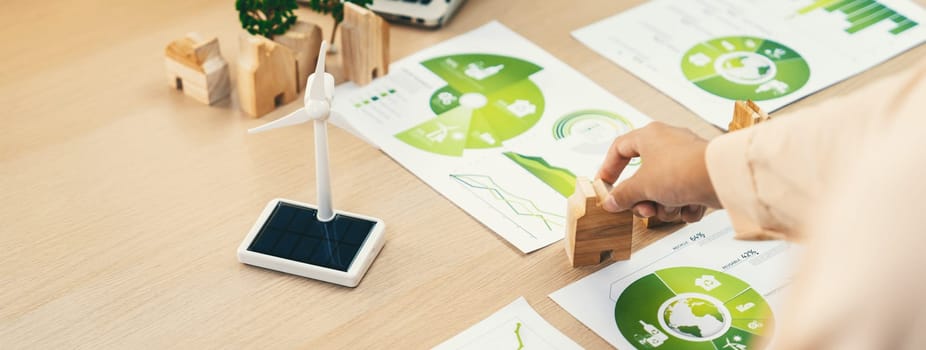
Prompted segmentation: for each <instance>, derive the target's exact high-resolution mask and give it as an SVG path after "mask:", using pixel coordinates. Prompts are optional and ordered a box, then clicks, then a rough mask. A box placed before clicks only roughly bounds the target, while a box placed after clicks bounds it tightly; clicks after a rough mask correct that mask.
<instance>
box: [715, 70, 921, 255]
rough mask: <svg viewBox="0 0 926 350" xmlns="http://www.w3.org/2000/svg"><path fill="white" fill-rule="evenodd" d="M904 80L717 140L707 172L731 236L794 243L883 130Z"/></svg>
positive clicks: (877, 85)
mask: <svg viewBox="0 0 926 350" xmlns="http://www.w3.org/2000/svg"><path fill="white" fill-rule="evenodd" d="M909 77H910V76H909V75H906V76H905V77H904V76H901V77H894V78H888V79H884V80H882V81H880V82H877V83H875V84H871V85H870V86H868V87H866V88H864V89H861V90H858V91H856V92H855V93H853V94H851V95H848V96H844V97H841V98H834V99H831V100H829V101H827V102H825V103H822V104H819V105H817V106H813V107H810V108H807V109H804V110H802V111H799V112H798V113H792V114H791V115H783V116H776V118H775V119H774V120H772V121H770V122H767V123H762V124H759V125H756V126H754V127H751V128H749V129H744V130H740V131H736V132H733V133H729V134H727V135H723V136H720V137H718V138H716V139H714V140H712V141H711V143H710V144H709V145H708V148H707V152H706V156H705V158H706V163H707V168H708V173H709V176H710V179H711V183H712V184H713V186H714V188H715V190H716V193H717V196H718V198H719V199H720V202H721V204H722V205H723V207H724V208H726V209H727V210H728V212H729V213H730V217H731V219H732V221H733V225H734V229H735V230H736V232H737V234H738V237H740V238H747V239H763V238H800V236H801V232H803V228H804V227H805V225H807V224H808V220H810V219H811V218H812V217H813V212H814V209H815V208H816V206H817V204H818V203H819V202H820V199H821V198H823V197H824V196H825V195H826V193H827V192H829V191H832V190H834V189H831V188H829V186H830V179H831V178H832V177H833V176H835V175H837V174H839V173H840V172H841V171H843V170H842V169H844V168H845V166H846V165H847V164H850V163H852V162H854V161H855V156H856V155H857V154H859V152H860V151H861V150H862V149H863V147H865V146H866V143H867V142H868V140H870V139H871V138H872V136H873V135H876V134H878V133H879V132H881V130H883V129H884V127H885V125H886V124H887V120H886V119H889V118H890V117H889V116H887V114H888V111H889V110H890V109H891V105H890V103H892V101H893V100H894V99H893V98H892V97H894V96H897V94H898V93H900V91H899V90H901V89H902V87H903V86H905V84H904V83H905V82H904V81H903V80H908V79H909Z"/></svg>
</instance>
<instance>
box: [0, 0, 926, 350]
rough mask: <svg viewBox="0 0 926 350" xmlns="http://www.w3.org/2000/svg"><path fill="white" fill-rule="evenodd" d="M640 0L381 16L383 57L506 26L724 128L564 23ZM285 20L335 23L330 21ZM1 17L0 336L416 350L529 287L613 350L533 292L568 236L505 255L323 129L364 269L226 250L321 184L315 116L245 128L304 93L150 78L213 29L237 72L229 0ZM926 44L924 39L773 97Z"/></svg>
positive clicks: (594, 344) (591, 340) (105, 0)
mask: <svg viewBox="0 0 926 350" xmlns="http://www.w3.org/2000/svg"><path fill="white" fill-rule="evenodd" d="M640 2H641V1H605V0H598V1H586V2H579V3H577V2H575V1H565V0H551V1H542V2H539V1H529V0H511V1H489V0H470V1H467V3H466V4H465V5H464V6H463V8H462V11H461V12H460V13H459V14H458V16H456V17H455V18H454V19H453V21H451V22H450V23H449V26H448V27H447V28H444V29H441V30H436V31H431V30H419V29H415V28H411V27H405V26H392V28H391V33H390V35H391V39H392V40H391V42H390V47H389V53H390V57H392V58H394V59H398V58H402V57H405V56H407V55H409V54H411V53H413V52H415V51H417V50H420V49H422V48H425V47H428V46H430V45H433V44H436V43H439V42H441V41H443V40H445V39H447V38H450V37H452V36H455V35H457V34H460V33H464V32H466V31H468V30H470V29H473V28H475V27H477V26H479V25H482V24H484V23H485V22H487V21H489V20H492V19H498V20H500V21H501V22H502V23H504V24H505V25H507V26H509V27H510V28H512V29H514V30H515V31H517V32H518V33H520V34H522V35H523V36H525V37H526V38H528V39H530V40H532V41H533V42H535V43H537V44H538V45H540V46H541V47H543V48H544V49H546V50H548V51H549V52H551V53H552V54H553V55H554V56H556V57H558V58H559V59H561V60H563V61H565V62H566V63H567V64H569V65H571V66H573V67H575V68H576V69H577V70H578V71H579V72H581V73H582V74H584V75H586V76H588V77H590V78H591V79H592V80H594V81H595V82H596V83H598V84H599V85H600V86H602V87H604V88H605V89H607V90H608V91H610V92H611V93H613V94H615V95H616V96H619V97H620V98H622V99H624V100H626V101H627V102H629V103H630V104H631V105H633V106H635V107H637V108H638V109H640V110H641V111H642V112H644V113H646V114H648V115H650V116H652V117H653V118H654V119H656V120H660V121H664V122H667V123H670V124H675V125H684V126H687V127H691V128H692V129H694V130H695V131H696V132H697V133H698V134H700V135H702V136H705V137H713V136H716V135H719V134H720V131H719V130H718V129H716V128H714V127H712V126H710V125H709V124H708V123H706V122H704V121H702V120H700V119H698V118H697V117H695V116H694V115H693V114H692V113H690V112H689V111H687V110H685V109H684V108H683V107H681V106H680V105H678V104H677V103H675V102H673V101H672V100H671V99H670V98H669V97H667V96H665V95H662V94H660V93H659V92H658V91H656V90H655V89H653V88H652V87H650V86H648V85H646V84H645V83H643V82H642V81H640V80H639V79H637V78H635V77H634V76H633V75H632V74H630V73H629V72H627V71H625V70H623V69H621V68H620V67H618V66H616V65H614V64H612V63H611V62H610V61H608V60H606V59H605V58H603V57H600V56H598V55H596V54H594V53H593V52H592V51H590V50H589V49H587V48H586V47H584V46H583V45H582V44H580V43H579V42H577V41H575V40H573V39H572V38H571V37H570V36H569V32H570V31H571V30H573V29H576V28H579V27H581V26H583V25H586V24H588V23H591V22H593V21H596V20H599V19H601V18H604V17H606V16H608V15H611V14H613V13H616V12H619V11H622V10H625V9H627V8H629V7H631V6H634V5H636V4H639V3H640ZM919 3H921V4H923V3H926V1H919ZM298 14H299V16H300V17H301V18H303V19H306V20H308V21H310V22H313V23H318V24H321V25H322V26H323V27H324V28H323V30H324V31H325V32H326V33H325V37H328V35H329V34H330V33H329V32H328V31H329V30H330V28H331V24H332V23H331V20H330V18H325V17H321V16H318V15H315V14H310V13H308V12H307V11H306V10H303V9H301V10H299V11H298ZM0 23H4V25H3V26H0V37H3V38H4V43H3V45H0V105H2V106H4V108H3V112H2V121H3V126H2V127H0V247H2V248H3V254H0V285H2V286H3V287H2V288H0V348H3V349H20V348H73V347H78V346H79V347H84V348H244V347H248V348H258V347H259V348H294V347H301V348H310V349H326V348H357V349H364V348H401V349H414V348H426V347H430V346H432V345H435V344H437V343H439V342H441V341H443V340H445V339H447V338H449V337H451V336H453V335H455V334H456V333H457V332H460V331H462V330H464V329H466V328H467V327H469V326H470V325H472V324H473V323H474V322H477V321H479V320H481V319H483V318H485V317H486V316H488V315H490V314H491V313H493V312H494V311H495V310H497V309H498V308H500V307H502V306H504V305H507V304H508V303H510V302H511V301H512V300H514V299H515V298H516V297H518V296H521V295H523V296H525V297H526V298H527V301H528V302H529V303H530V304H531V305H532V306H533V307H534V308H536V309H537V311H538V312H539V313H540V314H541V315H542V316H543V317H545V318H546V319H547V320H549V321H550V322H551V323H552V324H553V325H554V326H556V327H557V328H558V329H560V330H562V331H563V332H564V333H565V334H566V335H568V336H569V337H571V338H573V339H575V340H576V341H577V342H579V343H580V344H582V345H583V346H585V347H588V348H607V344H606V343H605V342H604V341H603V340H601V339H600V338H599V337H597V336H596V335H594V334H593V333H592V332H591V331H589V330H588V329H587V328H585V327H584V326H583V325H582V324H581V323H579V322H578V321H576V320H575V319H574V318H572V317H571V316H570V315H569V314H568V313H566V312H565V311H564V310H562V309H561V308H559V307H558V306H557V305H556V304H554V303H553V302H552V301H551V300H550V299H549V298H547V295H548V294H549V293H550V292H553V291H555V290H557V289H559V288H561V287H563V286H565V285H567V284H569V283H571V282H574V281H576V280H578V279H580V278H582V277H584V276H586V275H588V274H589V273H592V272H594V271H595V270H597V269H599V268H600V267H597V266H596V267H590V268H578V269H573V268H571V267H570V266H569V263H568V261H567V260H566V258H565V256H564V254H563V246H562V245H561V244H562V243H558V244H555V245H553V246H551V247H548V248H545V249H542V250H540V251H538V252H535V253H533V254H530V255H522V254H520V253H518V251H517V250H516V249H515V248H513V247H511V246H509V245H507V244H506V243H505V241H504V240H502V239H500V238H498V237H497V236H496V235H495V234H493V233H492V231H490V230H488V229H487V228H485V227H484V226H482V225H480V224H479V223H478V222H477V221H476V220H475V219H473V218H471V217H469V216H468V215H466V214H465V213H464V212H463V211H461V210H460V209H458V208H457V207H455V206H454V205H453V204H451V203H450V202H449V201H447V200H446V199H444V198H443V197H441V196H440V195H439V194H438V193H436V192H435V191H433V190H432V189H430V188H429V187H428V186H426V185H425V184H424V183H422V182H421V181H420V180H418V179H417V178H416V177H414V176H413V175H412V174H410V173H409V172H408V171H406V170H404V169H403V168H402V167H401V166H399V165H398V164H396V163H395V162H394V161H392V160H390V159H389V158H388V157H386V156H385V155H383V154H382V153H380V152H379V151H377V150H376V149H374V148H373V147H370V146H368V145H366V144H364V143H363V142H362V141H361V140H359V139H356V138H354V137H352V136H351V135H350V134H349V133H347V132H344V131H342V130H340V129H336V128H331V129H330V131H329V133H330V135H329V138H330V140H329V142H330V147H331V150H332V153H331V167H332V174H334V177H333V178H332V186H333V188H334V203H336V204H337V205H338V206H339V208H343V209H345V210H350V211H352V212H357V213H362V214H366V215H371V216H376V217H380V218H383V219H384V220H385V221H386V224H387V232H386V239H387V242H386V246H385V248H384V249H383V252H382V253H381V255H380V257H379V258H378V259H377V261H376V262H374V263H373V266H372V267H371V268H370V271H369V272H368V274H367V276H366V277H365V279H364V280H363V281H362V282H361V284H360V286H359V287H357V288H355V289H348V288H343V287H338V286H334V285H330V284H326V283H320V282H315V281H311V280H307V279H304V278H300V277H293V276H288V275H284V274H280V273H275V272H271V271H266V270H261V269H258V268H253V267H249V266H244V265H242V264H239V263H238V262H237V261H236V259H235V248H236V247H237V245H238V244H239V243H240V242H241V239H242V238H243V237H244V235H245V232H246V231H247V229H248V228H249V227H250V225H251V224H253V220H254V219H255V218H256V216H257V215H258V213H259V212H260V210H261V208H262V207H263V206H264V205H265V204H266V202H267V201H268V200H270V199H271V198H274V197H285V198H291V199H295V200H300V201H305V202H313V201H314V197H315V190H314V186H313V185H312V184H313V177H314V175H313V174H314V172H313V161H314V159H313V156H312V154H313V152H312V147H313V146H312V138H311V133H312V130H311V128H312V127H311V125H310V124H306V125H302V126H297V127H291V128H286V129H281V130H279V131H276V132H274V133H273V134H262V135H246V134H245V130H246V129H248V128H250V127H255V126H258V125H260V124H263V123H265V122H266V121H268V120H273V119H276V118H279V117H280V116H282V115H285V114H287V113H289V112H292V111H293V110H295V109H296V108H299V104H298V103H290V104H287V105H285V106H282V107H280V108H278V109H276V110H275V111H273V112H271V113H269V114H268V115H266V116H265V117H264V118H262V119H261V120H254V119H251V118H250V117H248V116H247V115H245V114H244V113H243V112H241V111H240V110H239V107H238V102H237V101H238V96H237V92H236V91H233V92H232V96H231V98H230V99H223V100H221V101H219V102H218V103H217V104H215V105H213V106H206V105H203V104H200V103H198V102H196V101H194V100H192V99H190V98H186V97H185V96H183V95H182V94H178V93H177V92H176V91H175V90H174V89H172V88H169V87H167V86H165V84H164V66H163V50H164V47H165V45H166V44H167V43H169V42H170V41H171V40H173V39H176V38H179V37H182V36H183V35H184V34H185V33H187V32H190V31H197V32H200V33H210V34H213V33H214V34H216V35H217V36H218V38H219V41H220V43H221V46H222V54H223V56H224V57H225V59H226V61H228V62H229V65H230V67H229V68H230V72H231V74H232V81H236V73H237V69H235V68H236V65H237V59H236V58H237V52H238V41H237V38H238V35H239V33H241V32H242V31H241V29H240V28H239V27H238V23H237V14H236V13H235V11H234V7H233V5H232V2H230V1H219V0H204V1H180V0H162V1H144V2H137V1H115V0H77V1H58V2H55V1H38V2H37V1H26V0H8V1H5V2H4V11H0ZM62 34H64V35H62ZM62 38H66V39H64V40H62ZM49 43H54V44H53V45H52V44H49ZM334 57H336V56H332V57H331V58H332V59H333V60H336V59H334ZM924 59H926V47H920V48H918V49H915V50H913V51H911V52H908V53H906V54H903V55H901V56H899V57H897V58H895V59H892V60H891V61H889V62H887V63H886V64H884V65H881V66H879V67H876V68H874V69H872V70H871V71H869V72H866V73H863V74H861V75H859V76H857V77H854V78H851V79H849V80H848V81H846V82H843V83H840V84H837V85H836V86H834V87H831V88H829V89H827V90H826V91H823V92H821V93H819V94H816V95H813V96H811V97H809V98H807V99H804V100H802V101H800V102H798V103H796V104H795V105H793V106H791V107H788V108H787V109H786V111H787V110H798V109H802V108H806V107H807V106H811V105H815V104H817V103H819V102H820V101H823V100H825V99H827V98H831V97H834V96H839V95H843V94H846V93H848V92H850V91H853V90H856V89H857V88H859V87H860V86H862V85H865V84H868V83H870V82H872V81H874V80H877V79H879V78H880V77H883V76H886V75H889V74H894V73H899V74H908V73H909V71H907V70H906V67H909V66H911V65H912V63H913V62H917V61H921V60H924ZM676 228H677V227H667V228H660V229H658V230H653V231H649V232H648V233H647V234H643V235H637V236H638V237H637V238H638V240H636V241H635V242H634V248H635V249H639V248H640V247H643V246H645V245H647V244H649V243H651V242H653V241H655V240H657V239H658V238H660V237H662V236H664V235H665V234H666V233H667V232H669V231H670V230H674V229H676Z"/></svg>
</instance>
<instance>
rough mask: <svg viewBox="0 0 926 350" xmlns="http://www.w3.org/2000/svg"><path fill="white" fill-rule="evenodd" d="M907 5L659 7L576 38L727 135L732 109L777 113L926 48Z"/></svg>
mask: <svg viewBox="0 0 926 350" xmlns="http://www.w3.org/2000/svg"><path fill="white" fill-rule="evenodd" d="M924 21H926V13H924V11H923V9H922V8H920V7H919V6H918V5H917V4H915V3H913V2H911V1H909V0H878V1H874V0H697V1H674V0H654V1H650V2H648V3H646V4H643V5H641V6H638V7H636V8H633V9H631V10H628V11H626V12H623V13H620V14H618V15H615V16H613V17H609V18H606V19H604V20H602V21H600V22H597V23H594V24H592V25H589V26H587V27H584V28H581V29H579V30H576V31H574V32H573V33H572V34H573V36H574V37H575V38H576V39H578V40H579V41H581V42H582V43H584V44H585V45H587V46H588V47H590V48H591V49H592V50H595V51H597V52H598V53H600V54H601V55H603V56H605V57H607V58H608V59H610V60H612V61H614V62H616V63H617V64H619V65H621V66H623V67H624V68H625V69H627V70H628V71H630V72H631V73H633V74H635V75H637V76H638V77H640V78H641V79H643V80H644V81H646V82H648V83H649V84H651V85H653V86H654V87H656V88H657V89H659V90H661V91H662V92H664V93H665V94H667V95H669V96H670V97H672V98H674V99H675V100H677V101H678V102H680V103H681V104H683V105H685V106H686V107H687V108H688V109H690V110H692V111H693V112H695V113H696V114H698V115H699V116H701V117H702V118H704V119H705V120H707V121H709V122H711V123H713V124H714V125H717V126H719V127H721V128H724V129H726V128H727V124H728V123H729V122H730V118H731V115H732V109H733V108H732V106H733V105H732V104H731V103H730V101H732V100H746V99H751V100H753V101H756V103H758V105H759V106H760V107H762V109H764V110H766V111H770V112H771V111H774V110H777V109H779V108H781V107H783V106H785V105H787V104H789V103H791V102H794V101H797V100H799V99H801V98H802V97H805V96H807V95H809V94H812V93H814V92H816V91H819V90H820V89H823V88H825V87H827V86H830V85H832V84H835V83H837V82H839V81H841V80H844V79H846V78H849V77H850V76H853V75H855V74H858V73H861V72H862V71H864V70H866V69H869V68H871V67H872V66H875V65H877V64H879V63H881V62H883V61H885V60H887V59H889V58H891V57H893V56H896V55H898V54H900V53H902V52H904V51H906V50H909V49H911V48H913V47H916V46H917V45H919V44H921V43H922V42H923V41H924V40H926V26H924V25H923V22H924Z"/></svg>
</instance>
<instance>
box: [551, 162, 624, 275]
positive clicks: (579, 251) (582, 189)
mask: <svg viewBox="0 0 926 350" xmlns="http://www.w3.org/2000/svg"><path fill="white" fill-rule="evenodd" d="M610 187H611V186H609V185H608V184H605V183H604V182H603V181H601V179H596V180H595V181H594V182H593V181H590V180H589V179H588V178H583V177H579V178H576V190H575V192H574V193H573V194H572V196H570V197H569V199H568V204H567V205H568V208H567V211H566V224H567V225H568V226H567V228H566V239H565V245H566V256H567V257H568V258H569V262H570V263H571V264H572V266H573V267H578V266H588V265H597V264H600V263H602V262H605V261H608V260H612V259H613V260H627V259H630V251H631V246H632V245H633V213H631V212H630V211H629V210H628V211H624V212H621V213H611V212H608V211H605V210H604V208H602V207H601V203H602V201H604V200H605V199H606V198H607V196H609V195H610V192H611V189H610Z"/></svg>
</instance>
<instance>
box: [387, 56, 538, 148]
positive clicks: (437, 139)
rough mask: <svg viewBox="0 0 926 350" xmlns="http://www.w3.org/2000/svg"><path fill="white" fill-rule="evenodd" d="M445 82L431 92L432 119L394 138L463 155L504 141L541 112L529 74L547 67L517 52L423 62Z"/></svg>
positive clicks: (528, 127)
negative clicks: (519, 57)
mask: <svg viewBox="0 0 926 350" xmlns="http://www.w3.org/2000/svg"><path fill="white" fill-rule="evenodd" d="M421 65H423V66H424V67H425V68H427V69H428V70H430V71H431V72H433V73H434V74H436V75H437V76H439V77H440V78H441V79H443V80H444V81H446V82H447V85H446V86H444V87H441V88H439V89H437V91H434V93H433V94H431V98H430V101H429V103H430V107H431V110H432V111H433V112H434V114H435V115H436V116H435V117H434V118H432V119H428V120H427V121H425V122H423V123H421V124H418V125H415V126H413V127H411V128H409V129H407V130H404V131H402V132H399V133H398V134H396V135H395V137H396V138H398V139H399V140H402V141H403V142H405V143H407V144H409V145H411V146H413V147H416V148H418V149H421V150H424V151H428V152H432V153H437V154H442V155H447V156H456V157H459V156H462V155H463V151H464V150H465V149H476V148H494V147H501V146H502V142H503V141H505V140H508V139H511V138H513V137H515V136H518V135H520V134H522V133H523V132H525V131H527V130H528V129H530V128H531V127H533V126H534V124H537V122H538V121H539V120H540V117H541V116H542V115H543V108H544V99H543V93H542V92H541V91H540V88H538V87H537V85H536V84H534V82H532V81H531V80H530V79H529V77H530V76H531V75H532V74H534V73H537V72H539V71H540V70H542V69H543V68H542V67H540V66H538V65H536V64H534V63H531V62H528V61H525V60H522V59H518V58H513V57H508V56H500V55H490V54H458V55H450V56H442V57H437V58H432V59H429V60H426V61H424V62H421Z"/></svg>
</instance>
